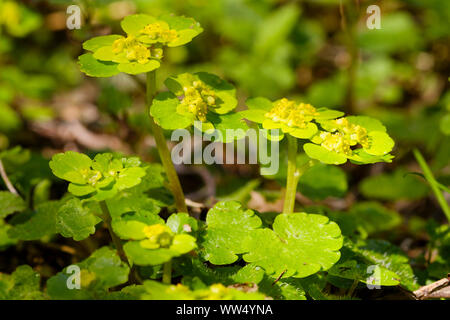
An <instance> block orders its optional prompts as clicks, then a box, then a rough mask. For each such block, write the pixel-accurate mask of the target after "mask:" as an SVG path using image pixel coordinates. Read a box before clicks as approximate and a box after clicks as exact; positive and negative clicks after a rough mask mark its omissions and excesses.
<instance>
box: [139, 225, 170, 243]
mask: <svg viewBox="0 0 450 320" xmlns="http://www.w3.org/2000/svg"><path fill="white" fill-rule="evenodd" d="M142 231H143V232H144V234H145V236H146V237H147V239H145V240H143V241H142V242H141V245H142V247H144V248H147V249H158V248H168V247H170V245H171V244H172V241H173V238H174V235H173V232H172V230H170V228H169V227H167V226H165V225H162V224H154V225H151V226H145V227H144V229H143V230H142Z"/></svg>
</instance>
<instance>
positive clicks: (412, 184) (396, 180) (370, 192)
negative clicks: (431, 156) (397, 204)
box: [359, 169, 428, 200]
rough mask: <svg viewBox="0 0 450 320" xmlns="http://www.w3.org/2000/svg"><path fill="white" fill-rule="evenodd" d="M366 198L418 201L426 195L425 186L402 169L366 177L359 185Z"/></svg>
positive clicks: (426, 189)
mask: <svg viewBox="0 0 450 320" xmlns="http://www.w3.org/2000/svg"><path fill="white" fill-rule="evenodd" d="M359 191H360V192H361V193H362V194H363V195H364V196H365V197H367V198H371V199H380V200H399V199H420V198H422V197H424V196H426V195H427V193H428V187H427V185H426V184H425V183H424V182H423V181H422V180H421V179H420V178H418V177H415V176H413V175H410V174H407V171H406V170H404V169H397V170H396V171H394V172H393V173H383V174H379V175H376V176H371V177H367V178H366V179H364V180H363V181H362V182H361V183H360V185H359Z"/></svg>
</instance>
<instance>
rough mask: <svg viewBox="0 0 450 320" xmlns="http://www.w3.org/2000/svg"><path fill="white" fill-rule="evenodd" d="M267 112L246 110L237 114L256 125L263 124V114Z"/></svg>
mask: <svg viewBox="0 0 450 320" xmlns="http://www.w3.org/2000/svg"><path fill="white" fill-rule="evenodd" d="M266 113H267V111H265V110H261V109H248V110H244V111H241V112H239V115H240V116H241V117H242V118H244V119H247V120H250V121H252V122H256V123H263V121H264V120H265V119H266V117H265V114H266Z"/></svg>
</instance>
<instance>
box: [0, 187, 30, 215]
mask: <svg viewBox="0 0 450 320" xmlns="http://www.w3.org/2000/svg"><path fill="white" fill-rule="evenodd" d="M0 207H1V209H0V218H4V217H6V216H8V215H10V214H11V213H14V212H20V211H23V210H25V209H26V208H27V205H26V203H25V201H23V199H22V198H21V197H20V196H18V195H16V194H14V193H11V192H9V191H0Z"/></svg>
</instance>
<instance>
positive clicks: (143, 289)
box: [122, 280, 265, 300]
mask: <svg viewBox="0 0 450 320" xmlns="http://www.w3.org/2000/svg"><path fill="white" fill-rule="evenodd" d="M122 291H123V292H124V293H125V294H127V295H128V296H129V297H130V299H140V300H261V299H264V298H265V296H264V295H263V294H261V293H258V292H244V291H240V290H237V289H234V288H227V287H224V286H223V285H222V284H213V285H211V286H210V287H206V288H201V289H197V290H193V291H192V290H190V289H189V288H188V287H186V286H184V285H181V284H178V285H167V284H163V283H161V282H157V281H151V280H146V281H144V283H143V285H140V286H134V287H127V288H125V289H123V290H122Z"/></svg>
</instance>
